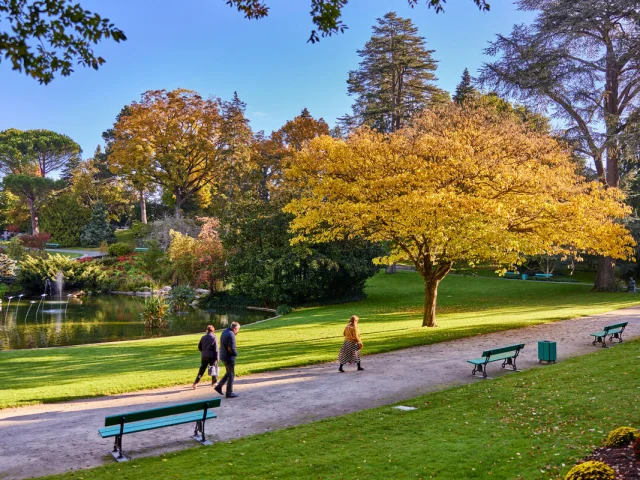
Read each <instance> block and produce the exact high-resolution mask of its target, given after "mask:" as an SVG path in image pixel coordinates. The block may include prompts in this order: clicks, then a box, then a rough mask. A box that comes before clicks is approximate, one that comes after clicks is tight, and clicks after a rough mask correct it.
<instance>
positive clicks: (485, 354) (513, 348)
mask: <svg viewBox="0 0 640 480" xmlns="http://www.w3.org/2000/svg"><path fill="white" fill-rule="evenodd" d="M523 348H524V343H519V344H517V345H509V346H508V347H500V348H493V349H491V350H485V351H484V352H482V356H483V357H490V356H492V355H499V354H501V353H507V352H517V351H519V350H522V349H523Z"/></svg>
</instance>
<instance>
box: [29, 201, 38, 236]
mask: <svg viewBox="0 0 640 480" xmlns="http://www.w3.org/2000/svg"><path fill="white" fill-rule="evenodd" d="M27 203H28V204H29V213H30V214H31V233H32V234H33V235H37V234H39V233H40V225H39V221H38V212H37V211H36V202H35V200H33V199H32V198H27Z"/></svg>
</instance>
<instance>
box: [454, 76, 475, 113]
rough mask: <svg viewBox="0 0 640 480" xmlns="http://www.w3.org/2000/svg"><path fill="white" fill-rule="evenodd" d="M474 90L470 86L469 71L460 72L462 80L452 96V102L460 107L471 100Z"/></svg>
mask: <svg viewBox="0 0 640 480" xmlns="http://www.w3.org/2000/svg"><path fill="white" fill-rule="evenodd" d="M475 92H476V89H475V88H473V85H471V75H470V74H469V69H468V68H465V69H464V72H462V79H461V80H460V83H459V84H458V86H457V87H456V93H455V95H454V96H453V101H454V102H456V103H457V104H458V105H462V104H463V103H464V102H465V101H466V100H467V99H469V98H472V97H473V95H474V93H475Z"/></svg>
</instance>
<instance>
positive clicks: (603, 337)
mask: <svg viewBox="0 0 640 480" xmlns="http://www.w3.org/2000/svg"><path fill="white" fill-rule="evenodd" d="M627 324H628V322H623V323H616V324H615V325H607V326H606V327H604V328H603V329H602V332H596V333H591V334H590V335H591V336H592V337H595V339H594V340H593V342H592V343H591V345H596V344H597V343H601V344H602V348H609V346H608V345H607V336H609V343H611V342H613V339H614V338H615V339H617V340H618V343H622V332H624V329H625V327H626V326H627ZM618 329H620V330H619V331H618ZM611 330H616V331H615V332H613V333H609V332H610V331H611ZM599 333H602V334H603V335H598V334H599Z"/></svg>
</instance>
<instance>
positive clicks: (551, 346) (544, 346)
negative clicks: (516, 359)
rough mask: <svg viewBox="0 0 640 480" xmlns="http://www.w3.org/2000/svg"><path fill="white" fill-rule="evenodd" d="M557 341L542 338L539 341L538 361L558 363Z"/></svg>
mask: <svg viewBox="0 0 640 480" xmlns="http://www.w3.org/2000/svg"><path fill="white" fill-rule="evenodd" d="M556 360H557V356H556V342H552V341H551V340H540V341H539V342H538V363H540V362H547V363H556Z"/></svg>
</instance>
